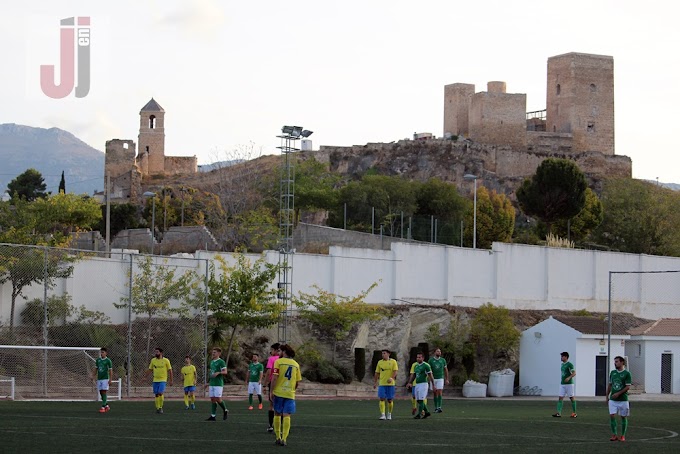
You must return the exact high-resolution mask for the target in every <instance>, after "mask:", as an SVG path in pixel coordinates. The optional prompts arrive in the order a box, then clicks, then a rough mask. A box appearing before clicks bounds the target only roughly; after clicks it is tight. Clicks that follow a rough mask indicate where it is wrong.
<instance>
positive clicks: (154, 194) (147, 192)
mask: <svg viewBox="0 0 680 454" xmlns="http://www.w3.org/2000/svg"><path fill="white" fill-rule="evenodd" d="M142 196H144V197H156V193H155V192H151V191H146V192H145V193H144V194H142Z"/></svg>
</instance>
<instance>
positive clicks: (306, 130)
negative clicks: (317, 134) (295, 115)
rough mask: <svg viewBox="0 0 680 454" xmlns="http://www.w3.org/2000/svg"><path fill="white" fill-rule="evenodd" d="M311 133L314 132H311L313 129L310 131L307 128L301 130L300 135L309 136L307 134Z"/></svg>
mask: <svg viewBox="0 0 680 454" xmlns="http://www.w3.org/2000/svg"><path fill="white" fill-rule="evenodd" d="M312 134H314V132H313V131H310V130H309V129H305V130H304V131H302V133H301V135H302V137H309V136H311V135H312Z"/></svg>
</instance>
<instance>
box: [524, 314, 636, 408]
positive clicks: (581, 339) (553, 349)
mask: <svg viewBox="0 0 680 454" xmlns="http://www.w3.org/2000/svg"><path fill="white" fill-rule="evenodd" d="M630 324H633V326H634V325H635V324H637V322H636V319H635V318H634V317H622V316H619V314H615V315H614V318H613V323H612V336H611V341H612V343H611V358H612V359H611V361H610V365H609V367H610V370H611V369H613V368H614V359H613V358H614V357H616V356H624V353H625V343H626V341H627V340H628V339H629V338H630V335H628V333H627V332H626V330H627V329H628V328H629V327H630ZM607 332H608V324H607V322H606V321H604V320H601V319H599V318H596V317H577V316H555V317H550V318H548V319H546V320H543V321H542V322H540V323H538V324H536V325H534V326H532V327H531V328H529V329H527V330H526V331H524V332H523V333H522V337H521V339H520V347H519V350H520V351H519V361H520V362H519V385H520V386H522V387H524V386H528V387H531V388H533V387H534V386H537V387H538V388H540V389H542V393H541V395H543V396H557V395H558V394H559V389H560V388H559V387H560V365H561V364H562V362H561V358H560V353H562V352H567V353H569V361H570V362H571V363H572V364H573V365H574V368H575V369H576V377H575V383H576V395H577V396H604V395H605V393H606V388H607Z"/></svg>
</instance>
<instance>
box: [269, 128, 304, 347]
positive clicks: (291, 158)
mask: <svg viewBox="0 0 680 454" xmlns="http://www.w3.org/2000/svg"><path fill="white" fill-rule="evenodd" d="M281 133H282V134H281V135H279V136H276V137H278V138H279V139H281V146H279V147H277V148H278V149H279V150H281V157H282V160H283V162H282V164H281V182H280V194H281V200H280V204H279V266H280V268H279V283H278V292H277V298H278V299H279V301H280V302H281V303H282V304H284V306H285V310H284V312H283V313H282V314H281V319H280V320H279V339H278V340H279V342H287V341H288V321H289V318H290V315H291V313H292V311H293V298H292V297H293V253H294V252H295V249H294V248H293V228H294V227H295V155H294V154H293V153H295V152H296V151H300V149H299V148H297V147H296V145H297V141H298V140H300V139H301V138H305V137H309V136H311V135H312V131H308V130H306V129H304V130H303V129H302V126H284V127H283V128H281Z"/></svg>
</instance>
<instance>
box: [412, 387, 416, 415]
mask: <svg viewBox="0 0 680 454" xmlns="http://www.w3.org/2000/svg"><path fill="white" fill-rule="evenodd" d="M417 412H418V401H417V400H416V387H415V385H412V386H411V414H412V415H415V414H416V413H417Z"/></svg>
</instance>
